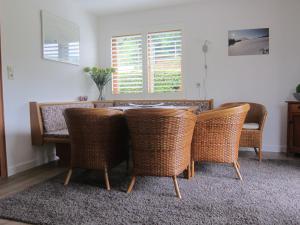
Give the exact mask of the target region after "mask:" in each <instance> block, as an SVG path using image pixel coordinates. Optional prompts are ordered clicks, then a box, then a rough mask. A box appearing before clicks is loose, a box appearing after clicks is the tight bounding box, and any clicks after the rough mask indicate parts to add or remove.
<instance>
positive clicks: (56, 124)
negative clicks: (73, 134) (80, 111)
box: [41, 103, 94, 133]
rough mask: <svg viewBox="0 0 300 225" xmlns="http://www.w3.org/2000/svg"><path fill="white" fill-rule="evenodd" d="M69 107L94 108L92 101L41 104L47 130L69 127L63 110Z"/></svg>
mask: <svg viewBox="0 0 300 225" xmlns="http://www.w3.org/2000/svg"><path fill="white" fill-rule="evenodd" d="M69 108H94V105H93V104H92V103H74V104H65V105H44V106H41V112H42V118H43V122H44V129H45V132H46V133H47V132H51V131H58V130H64V129H67V125H66V122H65V118H64V116H63V112H64V111H65V110H66V109H69Z"/></svg>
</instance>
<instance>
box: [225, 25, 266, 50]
mask: <svg viewBox="0 0 300 225" xmlns="http://www.w3.org/2000/svg"><path fill="white" fill-rule="evenodd" d="M268 54H269V28H259V29H245V30H232V31H229V32H228V55H229V56H240V55H268Z"/></svg>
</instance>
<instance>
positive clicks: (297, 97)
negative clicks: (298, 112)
mask: <svg viewBox="0 0 300 225" xmlns="http://www.w3.org/2000/svg"><path fill="white" fill-rule="evenodd" d="M294 97H295V98H296V99H297V100H298V101H300V93H294Z"/></svg>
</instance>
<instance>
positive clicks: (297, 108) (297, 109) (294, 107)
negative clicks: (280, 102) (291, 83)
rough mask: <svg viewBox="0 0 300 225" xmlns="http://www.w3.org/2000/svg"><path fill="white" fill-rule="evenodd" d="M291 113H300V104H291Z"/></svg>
mask: <svg viewBox="0 0 300 225" xmlns="http://www.w3.org/2000/svg"><path fill="white" fill-rule="evenodd" d="M289 111H290V112H292V113H300V103H299V104H290V105H289Z"/></svg>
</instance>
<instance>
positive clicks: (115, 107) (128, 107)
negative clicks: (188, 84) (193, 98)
mask: <svg viewBox="0 0 300 225" xmlns="http://www.w3.org/2000/svg"><path fill="white" fill-rule="evenodd" d="M108 108H110V109H116V110H121V111H126V110H129V109H181V110H188V111H196V110H197V108H198V107H196V106H173V105H168V106H167V105H160V106H155V105H154V106H114V107H108Z"/></svg>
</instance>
